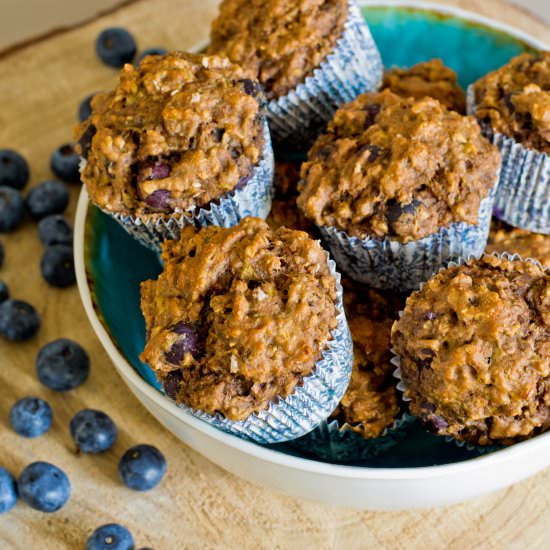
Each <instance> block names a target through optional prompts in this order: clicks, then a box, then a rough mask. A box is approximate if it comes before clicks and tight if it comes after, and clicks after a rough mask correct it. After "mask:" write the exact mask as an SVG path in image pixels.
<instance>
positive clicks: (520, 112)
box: [468, 52, 550, 235]
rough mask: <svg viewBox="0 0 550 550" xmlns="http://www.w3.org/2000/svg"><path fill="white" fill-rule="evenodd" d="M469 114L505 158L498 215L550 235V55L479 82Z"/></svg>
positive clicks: (530, 57) (520, 61)
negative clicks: (472, 115) (473, 115)
mask: <svg viewBox="0 0 550 550" xmlns="http://www.w3.org/2000/svg"><path fill="white" fill-rule="evenodd" d="M468 111H469V112H470V114H475V116H476V117H477V119H478V120H479V121H480V124H481V125H482V128H483V130H484V132H485V134H486V135H487V136H488V137H489V138H490V139H492V140H493V143H495V144H496V145H497V146H498V147H499V149H500V151H501V154H502V173H501V177H500V183H499V187H498V192H497V196H496V199H495V216H496V217H498V218H499V219H501V220H503V221H505V222H507V223H509V224H510V225H513V226H515V227H520V228H522V229H527V230H529V231H534V232H536V233H544V234H546V235H548V234H550V184H549V179H550V176H549V174H550V160H549V157H548V155H549V153H550V52H541V53H537V54H523V55H520V56H519V57H516V58H514V59H512V60H511V61H510V62H509V63H508V64H506V65H505V66H504V67H501V68H500V69H498V70H496V71H493V72H492V73H489V74H488V75H486V76H484V77H483V78H481V79H480V80H478V81H477V82H476V83H475V84H474V85H473V86H471V87H470V89H469V90H468Z"/></svg>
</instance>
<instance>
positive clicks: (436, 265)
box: [319, 188, 496, 290]
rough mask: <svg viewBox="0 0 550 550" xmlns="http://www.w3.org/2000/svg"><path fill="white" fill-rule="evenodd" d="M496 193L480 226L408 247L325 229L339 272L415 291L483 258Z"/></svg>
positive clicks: (461, 227) (451, 228)
mask: <svg viewBox="0 0 550 550" xmlns="http://www.w3.org/2000/svg"><path fill="white" fill-rule="evenodd" d="M495 190H496V189H495V188H493V189H492V190H491V191H490V192H489V194H488V195H487V197H485V199H483V200H482V201H481V203H480V207H479V215H478V224H477V225H470V224H467V223H464V222H458V223H451V224H449V225H448V226H447V227H443V228H441V229H440V230H439V231H438V232H437V233H434V234H433V235H429V236H428V237H425V238H424V239H420V240H418V241H413V242H409V243H405V244H403V243H400V242H399V241H396V240H392V239H390V238H385V239H375V238H373V237H367V238H365V239H359V238H358V237H350V236H349V235H348V234H347V233H346V232H344V231H340V230H338V229H336V228H334V227H328V226H319V230H320V232H321V235H322V236H323V240H324V241H325V243H326V244H327V246H328V247H329V249H330V251H331V254H332V256H333V258H334V259H335V261H336V264H337V265H338V268H339V269H340V270H341V271H342V272H344V273H345V274H346V275H348V276H349V277H351V278H352V279H354V280H356V281H359V282H361V283H366V284H368V285H370V286H372V287H375V288H383V289H397V290H405V289H406V290H413V289H416V288H418V286H419V285H420V283H422V282H423V281H427V280H428V279H429V278H430V277H431V276H432V275H433V274H434V273H435V272H437V271H438V270H439V269H441V268H442V267H445V266H446V265H447V264H448V263H449V262H452V261H457V260H460V259H462V258H468V257H470V256H475V257H480V256H481V255H482V254H483V252H484V250H485V246H486V245H487V238H488V236H489V226H490V224H491V212H492V209H493V200H494V194H495Z"/></svg>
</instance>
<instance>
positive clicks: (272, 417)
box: [178, 254, 353, 444]
mask: <svg viewBox="0 0 550 550" xmlns="http://www.w3.org/2000/svg"><path fill="white" fill-rule="evenodd" d="M327 261H328V265H329V268H330V271H331V273H332V274H333V275H334V277H335V278H336V286H337V295H338V298H337V311H338V315H337V321H338V325H337V327H336V329H335V330H334V331H333V332H332V340H331V341H330V342H329V345H328V348H327V349H326V350H325V351H323V353H322V359H321V360H320V361H318V362H317V364H316V365H315V369H314V371H313V373H312V374H311V375H309V376H306V377H305V378H304V379H303V383H302V385H301V386H297V387H296V388H295V390H294V392H293V393H292V394H291V395H289V396H288V397H286V398H284V399H283V398H282V397H279V398H277V399H276V400H275V401H274V402H272V403H271V404H270V405H269V407H268V408H267V409H265V410H263V411H260V412H258V413H253V414H251V415H250V416H249V417H248V418H247V419H246V420H240V421H233V420H229V419H227V418H224V417H223V416H222V415H220V414H216V415H211V414H208V413H205V412H203V411H199V410H195V409H192V408H190V407H188V406H186V405H183V404H179V403H178V407H180V408H182V409H184V410H185V411H186V412H188V413H189V414H191V415H193V416H195V417H196V418H200V419H201V420H203V421H204V422H206V423H208V424H210V425H212V426H215V427H216V428H219V429H220V430H223V431H224V432H228V433H230V434H233V435H236V436H239V437H241V438H243V439H248V440H250V441H254V442H256V443H261V444H268V443H282V442H284V441H290V440H292V439H296V438H298V437H301V436H303V435H305V434H306V433H308V432H310V431H311V430H313V429H314V428H316V427H317V426H318V425H319V424H321V422H323V421H324V420H325V419H326V418H327V417H328V416H329V415H330V414H331V413H332V411H333V410H334V409H335V408H336V406H337V405H338V403H339V402H340V399H342V396H343V395H344V393H345V392H346V389H347V387H348V385H349V380H350V377H351V369H352V365H353V345H352V341H351V334H350V331H349V328H348V323H347V320H346V316H345V313H344V306H343V298H342V296H343V291H342V285H341V283H340V274H339V273H338V272H337V271H336V264H335V263H334V262H333V261H332V260H331V259H330V258H328V254H327Z"/></svg>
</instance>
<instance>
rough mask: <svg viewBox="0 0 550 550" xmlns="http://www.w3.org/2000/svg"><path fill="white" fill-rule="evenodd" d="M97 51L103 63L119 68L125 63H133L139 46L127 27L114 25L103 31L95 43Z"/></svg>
mask: <svg viewBox="0 0 550 550" xmlns="http://www.w3.org/2000/svg"><path fill="white" fill-rule="evenodd" d="M95 51H96V53H97V55H98V57H99V59H101V61H103V63H105V64H106V65H109V66H110V67H115V68H117V69H119V68H120V67H122V66H123V65H124V64H125V63H131V61H132V59H134V56H135V55H136V51H137V46H136V41H135V40H134V37H133V36H132V35H131V34H130V33H129V32H128V31H127V30H126V29H122V28H120V27H112V28H109V29H105V30H104V31H101V33H100V34H99V36H98V37H97V40H96V43H95Z"/></svg>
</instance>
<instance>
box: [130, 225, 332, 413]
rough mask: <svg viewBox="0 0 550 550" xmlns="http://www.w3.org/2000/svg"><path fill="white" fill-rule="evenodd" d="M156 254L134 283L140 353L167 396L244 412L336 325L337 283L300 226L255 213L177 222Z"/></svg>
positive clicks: (314, 359) (277, 393)
mask: <svg viewBox="0 0 550 550" xmlns="http://www.w3.org/2000/svg"><path fill="white" fill-rule="evenodd" d="M162 260H163V262H164V270H163V272H162V274H161V275H160V276H159V278H158V279H157V280H156V281H146V282H144V283H142V287H141V308H142V311H143V315H144V317H145V321H146V327H147V338H146V346H145V350H144V351H143V354H142V356H141V358H142V360H143V361H145V362H146V363H147V364H149V365H150V366H151V368H152V369H153V370H154V372H155V374H156V375H157V377H158V378H159V380H160V381H161V383H162V385H163V387H164V390H165V392H166V394H167V395H168V396H169V397H170V398H171V399H173V400H174V401H176V402H177V403H182V404H184V405H187V406H188V407H191V408H192V409H196V410H200V411H203V412H206V413H208V414H210V415H214V414H220V415H222V416H223V417H225V418H226V419H229V420H232V421H238V420H245V419H247V418H248V417H249V416H250V415H252V414H254V413H258V412H259V411H262V410H264V409H266V408H267V407H268V406H269V405H270V404H271V403H273V402H276V401H278V400H284V399H285V398H286V397H287V396H290V395H292V394H293V393H294V392H295V391H296V389H297V387H299V386H301V384H302V383H303V381H304V379H305V378H306V377H308V376H310V375H312V374H313V373H314V371H315V370H316V364H317V363H318V361H319V360H320V359H321V357H322V353H323V352H324V351H325V350H326V349H327V348H328V347H329V344H330V342H331V339H332V333H333V330H334V329H335V328H336V327H337V314H338V312H337V288H336V281H335V277H334V275H333V274H332V273H331V271H330V269H329V266H328V264H327V255H326V252H325V251H324V250H323V249H322V248H321V246H320V245H319V244H318V243H317V242H315V241H313V240H311V239H310V238H309V237H308V236H307V234H306V233H303V232H300V231H292V230H290V229H285V228H279V229H271V228H270V227H269V226H268V225H267V223H266V222H264V221H262V220H259V219H256V218H246V219H245V220H243V221H242V222H241V223H240V224H238V225H236V226H234V227H232V228H218V227H213V226H212V227H208V228H204V229H202V230H198V229H197V228H194V227H192V226H187V227H185V228H184V229H183V230H182V232H181V237H180V239H179V240H177V241H167V242H166V243H165V245H164V248H163V253H162ZM329 412H330V411H328V412H327V414H328V413H329Z"/></svg>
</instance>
